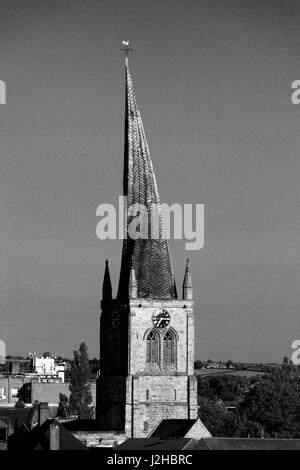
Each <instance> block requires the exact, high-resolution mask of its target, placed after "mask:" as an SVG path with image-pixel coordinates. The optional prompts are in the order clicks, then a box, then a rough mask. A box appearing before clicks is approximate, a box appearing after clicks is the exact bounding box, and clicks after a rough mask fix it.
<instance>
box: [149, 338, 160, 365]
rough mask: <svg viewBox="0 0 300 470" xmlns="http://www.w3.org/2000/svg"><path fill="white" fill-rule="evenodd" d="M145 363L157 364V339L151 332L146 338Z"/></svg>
mask: <svg viewBox="0 0 300 470" xmlns="http://www.w3.org/2000/svg"><path fill="white" fill-rule="evenodd" d="M147 362H152V363H157V364H158V362H159V338H158V335H157V334H156V333H155V332H154V331H153V330H152V331H150V333H149V334H148V336H147Z"/></svg>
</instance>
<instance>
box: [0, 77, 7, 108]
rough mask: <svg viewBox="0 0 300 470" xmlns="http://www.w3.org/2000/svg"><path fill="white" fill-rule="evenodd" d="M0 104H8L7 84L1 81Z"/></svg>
mask: <svg viewBox="0 0 300 470" xmlns="http://www.w3.org/2000/svg"><path fill="white" fill-rule="evenodd" d="M0 104H6V84H5V82H4V81H3V80H0Z"/></svg>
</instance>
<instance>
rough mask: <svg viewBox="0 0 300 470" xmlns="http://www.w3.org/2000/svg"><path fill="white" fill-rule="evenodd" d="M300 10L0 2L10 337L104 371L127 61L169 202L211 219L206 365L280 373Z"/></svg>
mask: <svg viewBox="0 0 300 470" xmlns="http://www.w3.org/2000/svg"><path fill="white" fill-rule="evenodd" d="M299 20H300V3H299V2H298V1H297V0H281V1H278V0H272V1H270V0H264V1H263V2H262V1H261V0H260V1H258V0H251V1H250V0H245V1H243V2H241V1H239V0H226V1H224V0H197V1H196V0H195V1H193V0H152V1H151V2H149V1H147V0H130V1H129V0H109V1H103V0H102V1H101V0H97V1H96V0H86V1H84V2H82V1H78V0H72V1H70V0H59V1H58V0H52V1H51V2H49V1H46V0H26V1H25V2H24V1H21V0H1V3H0V79H1V80H4V81H5V83H6V88H7V102H6V104H5V105H2V104H1V105H0V134H1V138H0V266H1V269H0V339H1V340H3V341H5V343H6V347H7V353H8V354H14V355H17V354H20V355H27V354H28V353H29V352H36V353H37V354H42V353H43V352H45V351H50V352H52V353H53V354H56V355H64V356H67V357H71V356H72V352H73V350H74V349H76V348H78V346H79V343H80V342H81V341H86V343H87V346H88V348H89V353H90V356H91V357H94V356H96V357H98V356H99V314H100V310H99V302H100V299H101V284H102V278H103V273H104V266H105V259H106V258H108V259H109V260H110V270H111V276H112V282H113V287H114V292H116V289H117V282H118V276H119V269H120V259H121V241H119V240H105V241H101V240H99V239H98V238H97V236H96V225H97V222H98V220H99V219H98V218H97V217H96V209H97V207H98V205H99V204H101V203H111V204H117V202H118V197H119V195H121V194H122V172H123V139H124V135H123V133H124V84H125V73H124V72H125V71H124V54H123V53H122V52H121V51H120V47H121V42H122V40H130V42H131V45H132V47H133V48H134V51H133V52H132V53H131V55H130V70H131V74H132V78H133V82H134V87H135V92H136V96H137V101H138V104H139V108H140V111H141V114H142V118H143V123H144V127H145V131H146V135H147V139H148V144H149V147H150V152H151V157H152V162H153V166H154V170H155V173H156V177H157V182H158V187H159V191H160V196H161V200H162V201H163V202H166V203H168V204H172V203H174V202H178V203H182V204H183V203H198V204H205V240H204V247H203V249H202V250H199V251H185V241H183V240H171V241H170V251H171V256H172V261H173V265H174V271H175V277H176V281H177V288H178V290H179V291H180V290H181V284H182V280H183V275H184V268H185V259H186V258H187V257H189V258H190V262H191V269H192V276H193V286H194V298H195V324H196V332H195V340H196V345H195V357H196V358H197V359H202V360H205V359H209V358H210V359H213V360H219V359H223V360H227V359H231V360H233V361H247V362H279V361H281V359H282V357H283V356H285V355H287V356H289V357H290V356H291V353H292V350H291V343H292V342H293V341H294V340H296V339H300V322H299V305H300V289H299V281H300V276H299V268H300V250H299V233H300V218H299V202H300V194H299V177H300V168H299V145H300V134H299V120H300V105H299V106H296V105H293V104H292V102H291V93H292V90H291V83H292V82H293V81H294V80H297V79H300V60H299V40H300V30H299Z"/></svg>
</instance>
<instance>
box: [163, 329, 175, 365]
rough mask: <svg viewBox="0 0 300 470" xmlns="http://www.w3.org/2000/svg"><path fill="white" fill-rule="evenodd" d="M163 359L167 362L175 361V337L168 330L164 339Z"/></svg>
mask: <svg viewBox="0 0 300 470" xmlns="http://www.w3.org/2000/svg"><path fill="white" fill-rule="evenodd" d="M163 361H164V362H165V363H167V364H174V363H175V338H174V335H173V334H172V333H171V332H170V331H167V333H166V334H165V336H164V339H163Z"/></svg>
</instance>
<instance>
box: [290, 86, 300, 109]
mask: <svg viewBox="0 0 300 470" xmlns="http://www.w3.org/2000/svg"><path fill="white" fill-rule="evenodd" d="M291 88H292V89H293V90H295V91H293V93H292V94H291V101H292V103H293V104H300V80H294V81H293V83H292V84H291Z"/></svg>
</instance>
